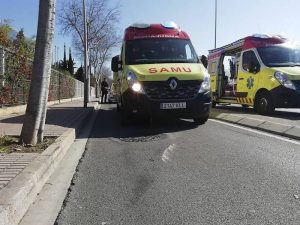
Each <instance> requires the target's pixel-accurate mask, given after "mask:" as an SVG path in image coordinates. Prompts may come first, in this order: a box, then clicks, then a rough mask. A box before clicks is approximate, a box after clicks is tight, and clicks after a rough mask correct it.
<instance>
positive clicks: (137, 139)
mask: <svg viewBox="0 0 300 225" xmlns="http://www.w3.org/2000/svg"><path fill="white" fill-rule="evenodd" d="M159 139H160V136H159V135H154V136H143V137H127V138H120V140H121V141H124V142H150V141H158V140H159Z"/></svg>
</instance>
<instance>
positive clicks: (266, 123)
mask: <svg viewBox="0 0 300 225" xmlns="http://www.w3.org/2000/svg"><path fill="white" fill-rule="evenodd" d="M210 117H211V118H212V119H218V120H221V121H224V122H229V123H234V124H238V125H242V126H246V127H250V128H255V129H258V130H262V131H266V132H269V133H273V134H277V135H281V136H285V137H289V138H293V139H296V140H300V110H299V109H276V111H275V113H274V114H273V115H272V116H262V115H259V114H257V113H256V112H255V111H254V109H253V108H242V107H240V106H238V105H229V106H217V107H216V108H214V109H212V112H211V116H210Z"/></svg>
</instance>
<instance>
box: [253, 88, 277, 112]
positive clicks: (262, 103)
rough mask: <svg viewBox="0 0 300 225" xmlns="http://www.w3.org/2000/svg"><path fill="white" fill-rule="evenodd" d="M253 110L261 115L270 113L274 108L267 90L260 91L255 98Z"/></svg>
mask: <svg viewBox="0 0 300 225" xmlns="http://www.w3.org/2000/svg"><path fill="white" fill-rule="evenodd" d="M254 108H255V110H256V111H257V112H258V113H259V114H261V115H271V114H272V113H273V112H274V110H275V107H274V104H273V102H272V98H271V96H270V94H269V93H268V92H262V93H260V94H258V96H257V97H256V98H255V105H254Z"/></svg>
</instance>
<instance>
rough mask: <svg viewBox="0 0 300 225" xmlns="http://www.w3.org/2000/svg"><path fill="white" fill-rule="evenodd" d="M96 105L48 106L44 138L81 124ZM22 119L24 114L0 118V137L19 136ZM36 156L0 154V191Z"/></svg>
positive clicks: (66, 104)
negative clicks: (86, 107)
mask: <svg viewBox="0 0 300 225" xmlns="http://www.w3.org/2000/svg"><path fill="white" fill-rule="evenodd" d="M96 103H97V101H96V100H93V101H92V102H91V103H89V104H88V109H85V108H83V102H82V101H72V102H68V103H62V104H57V105H53V106H50V107H49V108H48V111H47V118H46V126H45V136H55V137H58V136H60V135H62V134H63V133H64V132H65V131H66V130H67V129H68V128H74V127H76V126H77V125H78V123H80V122H82V121H81V118H85V116H86V115H87V114H88V113H90V112H91V110H92V107H93V106H94V105H95V104H96ZM23 117H24V114H12V115H9V116H2V117H0V136H3V135H11V136H19V135H20V133H21V129H22V121H23ZM38 155H39V154H38V153H11V154H3V153H0V189H2V188H3V187H5V186H6V185H7V184H8V182H9V181H10V180H12V179H13V178H14V177H16V176H17V175H18V174H19V173H20V172H22V170H23V169H24V168H25V167H26V166H27V165H28V164H29V163H30V162H32V161H33V160H34V159H35V158H36V157H37V156H38Z"/></svg>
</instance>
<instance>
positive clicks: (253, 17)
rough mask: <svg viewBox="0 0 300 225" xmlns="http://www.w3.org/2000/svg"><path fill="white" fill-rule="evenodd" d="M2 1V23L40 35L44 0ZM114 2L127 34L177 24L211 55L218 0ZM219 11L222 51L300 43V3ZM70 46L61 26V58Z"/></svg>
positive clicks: (226, 0) (236, 1) (224, 4)
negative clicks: (251, 42) (267, 38)
mask: <svg viewBox="0 0 300 225" xmlns="http://www.w3.org/2000/svg"><path fill="white" fill-rule="evenodd" d="M0 1H1V7H0V20H1V19H11V20H12V26H13V27H14V28H15V29H16V30H19V29H21V28H24V30H25V34H26V35H27V36H29V37H30V36H32V35H35V34H36V29H37V17H38V4H39V1H38V0H9V1H8V0H0ZM62 1H69V0H56V2H57V9H59V7H60V5H61V3H62ZM86 1H89V0H86ZM109 4H110V5H112V6H114V5H116V4H119V5H120V12H121V15H120V22H119V24H118V27H119V28H120V32H121V33H122V35H121V36H123V31H124V29H125V28H126V27H128V26H129V25H131V24H132V23H135V22H143V23H163V22H165V21H170V20H171V21H174V22H176V23H177V24H178V25H179V26H180V28H181V29H182V30H184V31H186V32H187V33H188V34H189V35H190V37H191V41H192V43H193V45H194V47H195V49H196V51H197V53H198V54H199V55H207V54H208V50H209V49H213V48H214V38H215V32H214V30H215V0H185V1H183V0H151V1H149V0H109ZM217 8H218V10H217V47H221V46H223V45H226V44H229V43H231V42H234V41H236V40H238V39H240V38H243V37H245V36H248V35H252V34H258V33H264V34H282V35H284V36H286V37H287V38H289V39H290V40H292V41H295V42H298V43H300V29H299V28H300V1H299V0H217ZM64 42H66V45H67V46H70V45H71V37H69V36H62V35H61V34H60V27H59V25H58V24H57V25H56V27H55V41H54V45H56V46H58V47H59V49H60V53H59V57H60V58H62V57H63V45H64ZM76 61H77V62H78V63H80V62H79V59H77V60H76Z"/></svg>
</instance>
